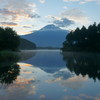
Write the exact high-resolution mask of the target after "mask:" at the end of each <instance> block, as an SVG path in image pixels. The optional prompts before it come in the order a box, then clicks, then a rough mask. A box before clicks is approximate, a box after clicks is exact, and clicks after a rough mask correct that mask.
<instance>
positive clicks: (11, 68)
mask: <svg viewBox="0 0 100 100" xmlns="http://www.w3.org/2000/svg"><path fill="white" fill-rule="evenodd" d="M9 57H10V59H11V60H9ZM4 58H5V59H4ZM4 58H2V56H0V59H4V61H3V60H2V62H1V61H0V83H1V84H11V83H13V81H14V80H15V79H16V78H17V76H18V75H19V73H20V66H19V65H18V64H17V62H18V60H19V57H18V56H17V55H16V54H13V55H12V54H11V55H10V56H8V55H7V56H6V55H5V57H4Z"/></svg>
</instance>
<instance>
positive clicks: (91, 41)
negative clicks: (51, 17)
mask: <svg viewBox="0 0 100 100" xmlns="http://www.w3.org/2000/svg"><path fill="white" fill-rule="evenodd" d="M62 50H63V51H89V52H90V51H91V52H100V23H99V24H98V25H96V23H94V24H93V25H90V26H89V27H88V28H86V27H85V26H83V27H82V28H81V29H79V28H77V29H76V30H75V31H71V32H70V33H69V34H68V35H67V36H66V40H65V41H64V42H63V48H62Z"/></svg>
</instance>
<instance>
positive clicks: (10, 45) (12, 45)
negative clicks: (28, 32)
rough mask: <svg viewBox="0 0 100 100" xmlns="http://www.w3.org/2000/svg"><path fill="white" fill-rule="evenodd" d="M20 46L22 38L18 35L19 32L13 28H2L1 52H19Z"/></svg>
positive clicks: (0, 29) (0, 36) (0, 30)
mask: <svg viewBox="0 0 100 100" xmlns="http://www.w3.org/2000/svg"><path fill="white" fill-rule="evenodd" d="M19 45H20V37H19V36H18V35H17V32H16V31H14V30H13V29H12V28H9V27H6V28H3V27H0V51H1V50H11V51H16V50H18V46H19Z"/></svg>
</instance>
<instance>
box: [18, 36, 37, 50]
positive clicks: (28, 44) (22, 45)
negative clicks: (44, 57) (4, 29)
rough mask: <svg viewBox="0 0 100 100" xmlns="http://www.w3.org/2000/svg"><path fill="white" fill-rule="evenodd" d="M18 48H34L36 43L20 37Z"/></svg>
mask: <svg viewBox="0 0 100 100" xmlns="http://www.w3.org/2000/svg"><path fill="white" fill-rule="evenodd" d="M19 49H21V50H32V49H36V45H35V44H34V43H33V42H31V41H28V40H26V39H23V38H21V39H20V46H19Z"/></svg>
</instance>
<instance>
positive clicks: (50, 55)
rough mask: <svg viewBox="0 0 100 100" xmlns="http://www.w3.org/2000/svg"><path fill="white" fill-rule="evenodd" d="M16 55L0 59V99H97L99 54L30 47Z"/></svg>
mask: <svg viewBox="0 0 100 100" xmlns="http://www.w3.org/2000/svg"><path fill="white" fill-rule="evenodd" d="M17 56H20V58H21V59H14V58H16V57H17ZM17 56H14V57H11V56H10V57H11V59H12V58H13V59H12V60H8V59H7V60H5V62H4V61H3V62H0V100H100V81H99V80H100V78H99V77H100V76H99V73H100V67H99V65H100V62H99V59H100V55H99V54H96V53H93V54H92V53H73V52H66V53H64V52H61V51H60V50H33V51H32V50H31V51H22V52H20V53H18V55H17ZM17 58H19V57H17ZM1 59H2V58H1ZM17 62H18V63H17ZM94 80H96V81H95V82H94ZM2 84H3V86H4V87H5V85H6V84H7V86H6V87H5V88H1V86H2Z"/></svg>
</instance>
